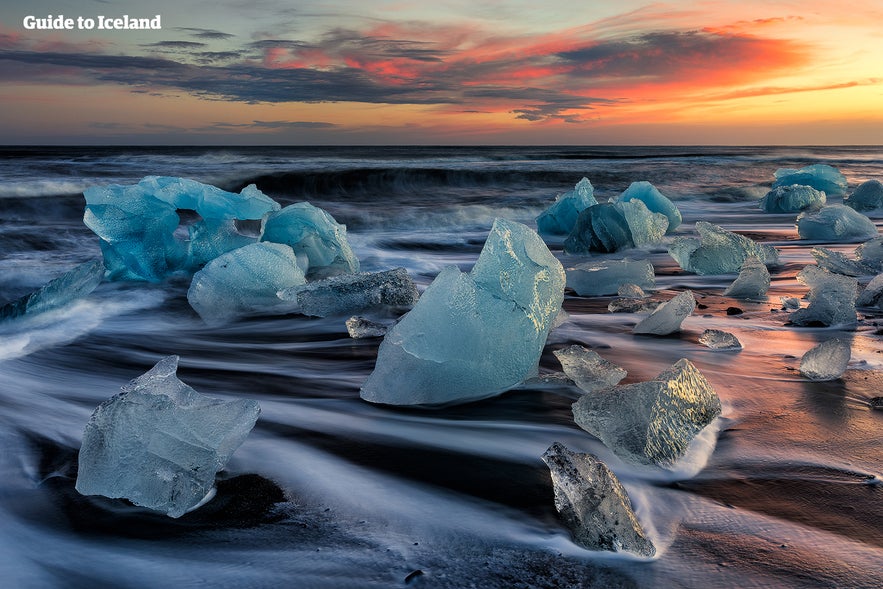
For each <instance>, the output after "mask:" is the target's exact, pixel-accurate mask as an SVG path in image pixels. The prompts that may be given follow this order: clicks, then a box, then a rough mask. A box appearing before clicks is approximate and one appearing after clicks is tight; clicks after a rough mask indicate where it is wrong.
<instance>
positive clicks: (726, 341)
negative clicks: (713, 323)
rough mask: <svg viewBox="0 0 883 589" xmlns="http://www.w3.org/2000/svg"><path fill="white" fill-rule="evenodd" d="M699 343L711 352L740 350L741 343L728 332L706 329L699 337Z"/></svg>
mask: <svg viewBox="0 0 883 589" xmlns="http://www.w3.org/2000/svg"><path fill="white" fill-rule="evenodd" d="M699 343H700V344H702V345H703V346H706V347H708V348H711V349H712V350H716V351H717V350H741V349H742V342H740V341H739V338H737V337H736V336H735V335H733V334H732V333H730V332H729V331H721V330H719V329H706V330H705V331H703V332H702V335H700V336H699Z"/></svg>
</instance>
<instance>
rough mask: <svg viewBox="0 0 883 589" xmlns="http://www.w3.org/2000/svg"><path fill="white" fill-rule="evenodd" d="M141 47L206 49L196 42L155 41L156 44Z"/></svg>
mask: <svg viewBox="0 0 883 589" xmlns="http://www.w3.org/2000/svg"><path fill="white" fill-rule="evenodd" d="M141 47H149V48H156V49H199V48H202V47H207V45H206V44H205V43H198V42H196V41H157V42H156V43H145V44H143V45H141Z"/></svg>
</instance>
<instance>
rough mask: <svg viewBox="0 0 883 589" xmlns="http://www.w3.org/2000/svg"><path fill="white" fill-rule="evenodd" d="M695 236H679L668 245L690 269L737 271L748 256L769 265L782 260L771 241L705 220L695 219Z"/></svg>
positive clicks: (694, 270) (675, 257) (678, 261)
mask: <svg viewBox="0 0 883 589" xmlns="http://www.w3.org/2000/svg"><path fill="white" fill-rule="evenodd" d="M696 231H697V232H698V233H699V239H696V238H695V237H678V238H677V239H675V240H674V241H673V242H672V244H671V246H670V247H669V248H668V253H669V254H671V257H672V258H674V259H675V261H676V262H677V263H678V264H680V266H681V268H683V269H684V270H686V271H687V272H695V273H696V274H730V273H734V272H738V271H739V270H740V269H741V268H742V264H744V263H745V260H746V259H747V258H748V257H749V256H754V257H756V258H757V259H759V260H760V261H761V262H763V263H764V264H766V265H768V266H769V265H776V264H778V263H779V254H778V252H777V251H776V248H774V247H772V246H771V245H767V244H763V243H757V242H755V241H753V240H752V239H749V238H747V237H745V236H744V235H739V234H737V233H733V232H732V231H727V230H726V229H723V228H722V227H719V226H718V225H713V224H711V223H708V222H706V221H697V222H696Z"/></svg>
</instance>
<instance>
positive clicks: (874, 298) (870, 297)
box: [855, 274, 883, 307]
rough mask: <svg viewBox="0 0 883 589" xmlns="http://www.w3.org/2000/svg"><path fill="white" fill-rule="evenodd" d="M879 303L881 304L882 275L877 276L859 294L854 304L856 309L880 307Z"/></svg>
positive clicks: (882, 299) (882, 295) (882, 293)
mask: <svg viewBox="0 0 883 589" xmlns="http://www.w3.org/2000/svg"><path fill="white" fill-rule="evenodd" d="M881 303H883V274H878V275H877V276H874V278H872V279H871V281H870V282H869V283H868V285H867V286H866V287H865V289H864V290H863V291H862V292H861V294H860V295H859V296H858V299H856V301H855V304H856V306H857V307H881Z"/></svg>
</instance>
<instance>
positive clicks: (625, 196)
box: [610, 181, 681, 233]
mask: <svg viewBox="0 0 883 589" xmlns="http://www.w3.org/2000/svg"><path fill="white" fill-rule="evenodd" d="M632 199H637V200H640V201H641V202H643V203H644V204H645V205H647V208H648V209H649V210H650V212H653V213H662V214H663V215H665V216H666V217H667V218H668V229H667V230H666V233H671V232H672V231H674V230H675V229H677V228H678V226H679V225H680V224H681V211H679V210H678V207H677V206H676V205H675V203H673V202H672V201H671V200H670V199H669V198H668V197H667V196H665V195H664V194H662V193H661V192H659V190H658V189H657V188H656V187H655V186H653V185H652V184H651V183H650V182H643V181H642V182H632V183H631V185H629V187H628V188H626V189H625V191H624V192H623V193H622V194H620V195H619V196H615V197H613V198H612V199H611V200H610V202H629V201H630V200H632Z"/></svg>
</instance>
